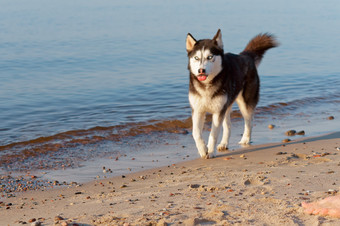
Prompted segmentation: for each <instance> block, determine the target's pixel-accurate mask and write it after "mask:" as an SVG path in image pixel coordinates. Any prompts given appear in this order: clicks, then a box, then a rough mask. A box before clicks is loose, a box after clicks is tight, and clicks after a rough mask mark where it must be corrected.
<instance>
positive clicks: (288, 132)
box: [285, 129, 296, 136]
mask: <svg viewBox="0 0 340 226" xmlns="http://www.w3.org/2000/svg"><path fill="white" fill-rule="evenodd" d="M295 134H296V131H295V130H293V129H292V130H288V131H287V132H286V133H285V135H286V136H295Z"/></svg>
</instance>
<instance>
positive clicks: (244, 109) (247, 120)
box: [236, 92, 253, 144]
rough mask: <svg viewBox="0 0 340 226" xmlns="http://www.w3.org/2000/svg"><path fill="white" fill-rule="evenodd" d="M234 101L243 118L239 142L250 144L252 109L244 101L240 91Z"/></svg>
mask: <svg viewBox="0 0 340 226" xmlns="http://www.w3.org/2000/svg"><path fill="white" fill-rule="evenodd" d="M236 102H237V104H238V106H239V108H240V111H241V114H242V116H243V118H244V132H243V136H242V139H241V140H240V142H239V144H250V140H251V130H252V126H253V109H252V108H251V107H248V106H247V104H246V103H245V101H244V99H243V96H242V92H240V94H239V95H238V96H237V98H236Z"/></svg>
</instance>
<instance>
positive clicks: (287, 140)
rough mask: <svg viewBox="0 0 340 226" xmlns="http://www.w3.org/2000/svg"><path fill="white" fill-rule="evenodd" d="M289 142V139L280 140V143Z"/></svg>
mask: <svg viewBox="0 0 340 226" xmlns="http://www.w3.org/2000/svg"><path fill="white" fill-rule="evenodd" d="M290 141H291V140H290V139H288V138H287V139H284V140H282V143H288V142H290Z"/></svg>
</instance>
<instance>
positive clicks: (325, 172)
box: [0, 132, 340, 225]
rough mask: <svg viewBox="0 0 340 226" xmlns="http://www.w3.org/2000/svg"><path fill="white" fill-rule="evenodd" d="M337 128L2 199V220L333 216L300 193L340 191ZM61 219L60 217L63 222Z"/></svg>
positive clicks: (290, 221)
mask: <svg viewBox="0 0 340 226" xmlns="http://www.w3.org/2000/svg"><path fill="white" fill-rule="evenodd" d="M337 147H340V132H335V133H331V134H326V135H322V136H318V137H304V138H300V139H296V140H294V141H291V142H289V143H284V144H283V143H270V144H262V145H254V146H250V147H247V148H241V149H237V150H235V151H231V152H226V153H222V154H220V155H218V157H217V158H214V159H211V160H210V159H209V160H204V159H194V160H189V161H185V162H180V163H177V164H171V165H169V166H164V167H157V168H152V169H148V170H144V171H138V172H134V173H129V174H126V175H124V176H116V177H112V178H107V179H100V180H93V181H91V182H88V183H84V184H83V185H81V186H80V185H75V186H71V187H63V188H54V189H47V190H45V191H28V192H22V193H18V194H17V195H16V197H10V198H7V199H4V200H1V208H0V218H1V219H4V220H2V221H3V222H2V223H3V224H4V225H7V224H8V225H21V224H22V223H23V222H26V223H30V222H33V221H35V222H37V221H39V222H41V223H42V225H53V224H55V223H57V224H59V223H62V222H67V223H68V225H72V224H74V225H110V224H111V225H123V224H124V223H129V224H130V225H144V224H149V223H154V224H157V223H158V224H159V225H166V224H174V225H177V224H183V225H199V224H204V223H205V224H209V223H210V224H216V225H223V224H236V225H237V224H239V225H247V224H252V225H259V224H263V223H267V224H278V223H280V225H294V224H299V223H301V224H306V225H307V224H316V223H320V224H324V223H325V224H326V223H328V224H330V225H332V224H335V222H338V219H333V218H328V217H318V216H310V215H307V214H304V213H303V212H302V210H301V207H300V203H301V202H302V201H307V202H308V201H314V200H316V199H318V198H322V197H326V196H329V195H332V194H335V193H337V192H338V191H339V188H340V187H339V186H340V181H339V179H338V178H339V175H338V172H339V167H340V152H339V151H338V150H337V149H336V148H337ZM65 224H66V223H65Z"/></svg>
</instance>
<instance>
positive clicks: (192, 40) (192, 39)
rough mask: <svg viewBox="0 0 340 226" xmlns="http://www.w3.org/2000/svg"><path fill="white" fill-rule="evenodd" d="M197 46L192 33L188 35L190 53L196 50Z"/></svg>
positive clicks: (187, 45) (187, 42)
mask: <svg viewBox="0 0 340 226" xmlns="http://www.w3.org/2000/svg"><path fill="white" fill-rule="evenodd" d="M195 44H196V39H195V38H194V37H192V35H191V34H190V33H188V35H187V40H186V47H187V51H188V52H190V51H191V50H192V49H193V48H194V45H195Z"/></svg>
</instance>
